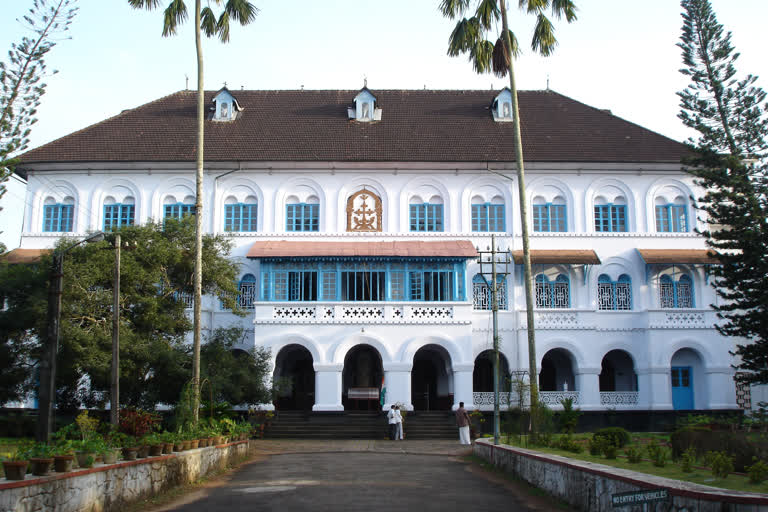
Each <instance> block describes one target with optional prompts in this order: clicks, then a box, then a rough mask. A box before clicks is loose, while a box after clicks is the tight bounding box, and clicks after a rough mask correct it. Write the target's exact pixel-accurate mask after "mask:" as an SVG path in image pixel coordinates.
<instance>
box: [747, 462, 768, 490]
mask: <svg viewBox="0 0 768 512" xmlns="http://www.w3.org/2000/svg"><path fill="white" fill-rule="evenodd" d="M746 469H747V473H748V474H749V483H751V484H759V483H761V482H763V481H764V480H765V479H766V477H768V464H766V463H765V462H763V461H762V460H758V459H757V457H755V458H754V459H753V463H752V465H751V466H747V468H746Z"/></svg>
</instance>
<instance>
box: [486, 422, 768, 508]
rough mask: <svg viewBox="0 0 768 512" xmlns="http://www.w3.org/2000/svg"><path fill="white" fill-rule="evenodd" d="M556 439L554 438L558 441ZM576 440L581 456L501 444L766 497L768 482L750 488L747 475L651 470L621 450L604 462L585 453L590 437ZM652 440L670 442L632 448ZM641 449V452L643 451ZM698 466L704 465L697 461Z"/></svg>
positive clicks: (670, 467)
mask: <svg viewBox="0 0 768 512" xmlns="http://www.w3.org/2000/svg"><path fill="white" fill-rule="evenodd" d="M558 437H559V436H554V438H555V439H557V438H558ZM572 437H573V438H574V439H575V440H579V441H582V442H583V443H584V451H582V452H581V453H573V452H569V451H565V450H559V449H556V448H550V447H546V448H545V447H541V446H526V443H525V439H523V443H522V445H521V443H520V436H510V437H508V438H507V437H504V436H502V438H501V440H500V441H501V442H502V443H505V444H509V445H510V446H522V447H524V448H526V449H529V450H536V451H539V452H542V453H551V454H555V455H560V456H562V457H569V458H571V459H578V460H584V461H589V462H596V463H598V464H604V465H606V466H611V467H616V468H622V469H628V470H631V471H637V472H640V473H647V474H649V475H656V476H661V477H665V478H672V479H675V480H683V481H686V482H693V483H697V484H702V485H709V486H712V487H720V488H722V489H731V490H734V491H747V492H760V493H768V481H765V482H762V483H759V484H752V483H750V482H749V479H748V478H747V476H746V475H742V474H737V473H731V474H730V475H729V476H728V478H715V476H714V475H712V472H711V471H710V470H709V469H708V468H700V467H694V469H693V471H692V472H690V473H685V472H683V471H682V470H681V469H680V464H679V462H674V461H672V460H671V459H668V460H667V463H666V465H665V466H664V467H663V468H660V467H656V466H654V465H653V464H652V463H651V461H650V460H648V459H645V458H644V459H643V460H642V461H641V462H639V463H637V464H630V463H629V461H627V459H626V457H622V454H623V450H619V456H618V457H617V458H616V459H606V458H605V457H604V456H602V455H601V456H596V455H590V454H589V450H588V449H587V440H588V439H590V438H591V435H589V434H575V435H573V436H572ZM651 439H653V440H654V441H656V442H658V443H660V444H661V443H664V444H666V443H667V442H668V441H669V435H666V434H658V433H653V434H649V433H640V434H632V444H633V445H635V446H640V447H644V446H645V445H646V444H647V443H648V441H649V440H651ZM643 449H644V448H643ZM699 464H703V463H702V462H701V461H699Z"/></svg>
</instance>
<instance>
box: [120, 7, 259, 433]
mask: <svg viewBox="0 0 768 512" xmlns="http://www.w3.org/2000/svg"><path fill="white" fill-rule="evenodd" d="M160 1H161V0H128V3H129V4H130V5H131V7H133V8H135V9H148V10H152V9H155V8H156V7H158V6H159V5H160ZM211 1H212V2H213V3H214V4H215V5H217V6H218V5H221V4H224V9H223V10H222V12H221V13H220V14H219V17H218V18H217V17H216V15H215V13H214V12H213V10H212V9H211V7H210V3H211ZM208 4H209V5H206V6H205V7H202V5H201V0H195V49H196V52H197V155H196V156H197V163H196V168H197V171H196V174H195V176H196V178H195V212H196V213H195V218H196V219H197V223H196V245H195V253H194V254H195V273H194V312H193V323H194V332H193V342H192V345H193V355H192V358H193V372H192V373H193V377H192V378H193V381H194V393H195V396H194V406H195V408H194V411H195V421H197V411H198V407H197V406H198V405H199V403H200V314H201V306H200V303H201V296H202V277H201V275H202V272H203V268H202V267H203V261H202V239H203V162H204V159H203V156H204V155H203V149H204V146H205V144H204V131H205V123H204V122H205V88H204V86H203V43H202V37H201V34H202V33H205V35H206V36H207V37H214V36H217V37H218V38H219V39H220V40H221V42H222V43H226V42H228V41H229V30H230V21H236V22H238V23H240V25H247V24H249V23H251V22H252V21H253V20H254V19H255V18H256V14H257V13H258V12H259V11H258V9H256V7H254V6H253V4H251V3H250V2H249V1H248V0H209V2H208ZM186 19H187V6H186V4H185V3H184V0H170V3H169V4H168V7H166V8H165V11H164V12H163V36H164V37H167V36H171V35H175V34H176V29H177V27H178V25H179V24H181V23H183V22H184V21H186Z"/></svg>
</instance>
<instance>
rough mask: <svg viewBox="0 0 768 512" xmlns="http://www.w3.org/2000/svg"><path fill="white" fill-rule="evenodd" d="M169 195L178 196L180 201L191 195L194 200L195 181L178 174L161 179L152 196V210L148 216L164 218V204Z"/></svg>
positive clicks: (175, 197)
mask: <svg viewBox="0 0 768 512" xmlns="http://www.w3.org/2000/svg"><path fill="white" fill-rule="evenodd" d="M169 196H173V198H174V199H177V198H178V201H179V202H183V201H184V199H185V198H186V197H190V196H191V197H192V198H193V202H194V197H195V182H194V181H193V180H191V179H189V178H182V177H178V176H174V177H172V178H168V179H166V180H163V181H161V182H160V183H159V184H158V186H157V188H156V189H155V193H154V194H153V196H152V210H151V211H150V212H149V215H147V217H151V218H156V219H160V220H162V219H163V217H164V213H163V205H164V204H165V200H166V198H168V197H169Z"/></svg>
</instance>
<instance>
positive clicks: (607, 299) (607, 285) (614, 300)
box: [597, 274, 632, 311]
mask: <svg viewBox="0 0 768 512" xmlns="http://www.w3.org/2000/svg"><path fill="white" fill-rule="evenodd" d="M597 309H599V310H614V311H616V310H620V311H627V310H631V309H632V282H631V280H630V279H629V276H627V275H626V274H622V275H621V276H619V280H618V281H611V280H610V278H609V277H608V276H606V275H605V274H603V275H601V276H600V277H599V278H598V282H597Z"/></svg>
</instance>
